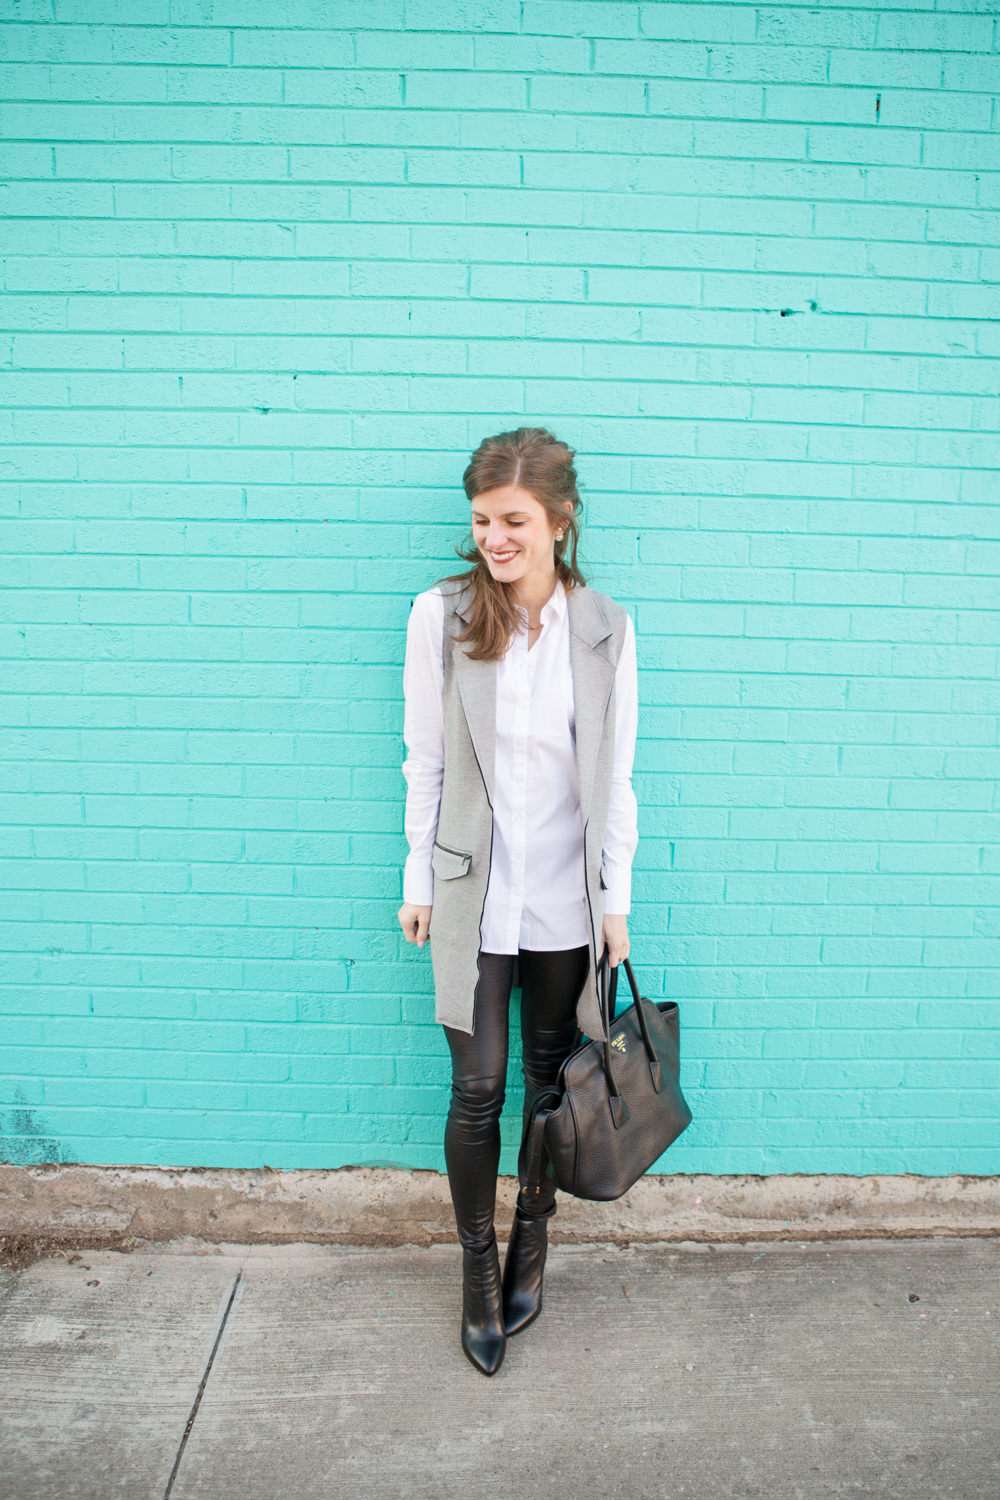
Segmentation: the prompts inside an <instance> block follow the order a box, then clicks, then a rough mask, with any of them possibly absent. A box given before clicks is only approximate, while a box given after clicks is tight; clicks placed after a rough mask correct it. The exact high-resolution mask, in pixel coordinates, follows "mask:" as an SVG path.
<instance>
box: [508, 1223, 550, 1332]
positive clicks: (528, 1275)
mask: <svg viewBox="0 0 1000 1500" xmlns="http://www.w3.org/2000/svg"><path fill="white" fill-rule="evenodd" d="M555 1211H556V1206H555V1204H554V1203H553V1205H552V1207H551V1208H550V1209H549V1210H548V1212H547V1213H546V1214H544V1215H542V1216H540V1217H532V1216H530V1215H528V1214H526V1213H523V1212H522V1211H521V1208H520V1207H517V1208H516V1209H515V1210H514V1223H513V1225H512V1226H511V1231H510V1240H509V1242H508V1244H507V1259H506V1260H505V1261H504V1267H503V1322H504V1328H505V1329H506V1332H507V1337H508V1338H512V1337H513V1335H514V1334H515V1333H520V1332H521V1330H522V1329H524V1328H527V1326H528V1324H529V1323H533V1322H534V1321H535V1319H536V1318H537V1317H538V1314H539V1313H540V1312H541V1310H542V1272H543V1271H544V1269H545V1256H546V1253H547V1251H548V1221H549V1219H551V1217H552V1215H553V1214H554V1213H555Z"/></svg>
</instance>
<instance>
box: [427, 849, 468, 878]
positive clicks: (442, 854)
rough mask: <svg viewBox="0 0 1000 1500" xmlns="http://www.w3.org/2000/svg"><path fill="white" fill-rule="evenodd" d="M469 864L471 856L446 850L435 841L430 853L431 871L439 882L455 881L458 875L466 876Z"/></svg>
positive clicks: (454, 850)
mask: <svg viewBox="0 0 1000 1500" xmlns="http://www.w3.org/2000/svg"><path fill="white" fill-rule="evenodd" d="M471 864H472V855H471V854H462V853H460V852H459V851H458V850H457V849H448V848H446V846H445V845H444V844H439V843H437V841H436V840H435V843H434V848H433V849H432V851H431V869H432V870H433V871H434V874H435V875H437V876H438V877H439V878H440V879H441V880H457V879H458V877H459V876H460V875H468V873H469V866H470V865H471Z"/></svg>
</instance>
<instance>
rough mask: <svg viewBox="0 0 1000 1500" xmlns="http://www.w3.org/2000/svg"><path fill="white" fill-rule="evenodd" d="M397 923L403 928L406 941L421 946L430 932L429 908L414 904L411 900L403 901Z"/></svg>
mask: <svg viewBox="0 0 1000 1500" xmlns="http://www.w3.org/2000/svg"><path fill="white" fill-rule="evenodd" d="M399 925H400V927H402V929H403V936H404V937H405V939H406V941H407V942H408V943H416V945H417V947H418V948H422V947H423V946H424V944H425V943H426V942H427V938H428V935H429V933H430V926H431V908H430V907H429V906H414V904H413V902H412V901H404V902H403V904H402V906H401V907H400V908H399Z"/></svg>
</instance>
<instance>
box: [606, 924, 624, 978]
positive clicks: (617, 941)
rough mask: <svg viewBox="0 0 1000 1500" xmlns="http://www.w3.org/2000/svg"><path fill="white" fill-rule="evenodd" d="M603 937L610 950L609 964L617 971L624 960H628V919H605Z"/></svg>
mask: <svg viewBox="0 0 1000 1500" xmlns="http://www.w3.org/2000/svg"><path fill="white" fill-rule="evenodd" d="M601 937H602V940H603V943H604V946H605V948H607V950H608V962H609V963H610V964H611V967H612V968H613V969H615V968H617V967H618V965H619V964H620V963H621V961H622V959H623V958H628V918H627V917H605V918H604V924H603V926H602V928H601Z"/></svg>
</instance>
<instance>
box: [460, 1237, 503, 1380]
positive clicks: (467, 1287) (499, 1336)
mask: <svg viewBox="0 0 1000 1500" xmlns="http://www.w3.org/2000/svg"><path fill="white" fill-rule="evenodd" d="M462 1348H463V1349H464V1351H465V1354H466V1357H467V1358H468V1359H470V1360H471V1361H472V1363H473V1364H474V1365H475V1366H476V1369H477V1370H482V1372H483V1374H484V1375H495V1374H496V1372H497V1370H499V1368H500V1366H501V1364H502V1363H503V1357H504V1354H505V1353H506V1350H507V1335H506V1332H505V1331H504V1326H503V1294H502V1288H501V1277H500V1252H499V1249H498V1248H497V1242H496V1239H495V1238H494V1239H493V1241H492V1243H491V1244H490V1245H489V1247H488V1248H487V1249H486V1250H484V1251H483V1252H482V1254H479V1255H477V1254H475V1253H474V1252H473V1251H471V1250H466V1249H465V1248H464V1247H463V1250H462Z"/></svg>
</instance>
